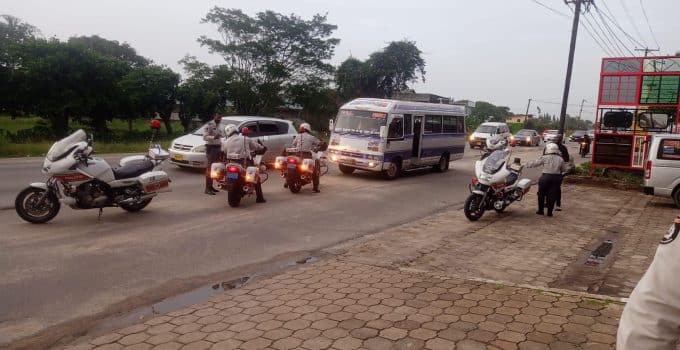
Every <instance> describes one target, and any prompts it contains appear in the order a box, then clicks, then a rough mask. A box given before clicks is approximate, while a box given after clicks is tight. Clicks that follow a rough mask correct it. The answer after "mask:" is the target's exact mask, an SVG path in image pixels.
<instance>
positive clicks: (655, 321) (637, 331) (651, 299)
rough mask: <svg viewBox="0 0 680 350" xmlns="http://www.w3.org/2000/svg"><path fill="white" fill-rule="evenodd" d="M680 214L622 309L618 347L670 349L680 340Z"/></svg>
mask: <svg viewBox="0 0 680 350" xmlns="http://www.w3.org/2000/svg"><path fill="white" fill-rule="evenodd" d="M679 233H680V216H678V217H676V218H675V220H674V222H673V224H672V225H671V227H670V228H669V230H668V232H667V233H666V235H665V236H664V237H663V238H662V239H661V244H659V247H658V248H657V249H656V254H655V255H654V260H653V261H652V264H651V265H649V269H647V272H645V274H644V275H643V276H642V279H640V282H638V284H637V286H636V287H635V289H634V290H633V293H631V295H630V298H629V299H628V303H626V306H625V307H624V308H623V314H622V315H621V320H620V321H619V330H618V334H617V336H616V349H618V350H661V349H663V350H671V349H676V347H675V346H676V343H677V342H678V340H679V339H680V279H678V271H680V259H678V257H679V256H680V242H679V241H680V239H678V234H679Z"/></svg>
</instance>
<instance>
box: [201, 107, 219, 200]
mask: <svg viewBox="0 0 680 350" xmlns="http://www.w3.org/2000/svg"><path fill="white" fill-rule="evenodd" d="M221 121H222V115H221V114H219V113H215V114H214V115H213V119H212V120H211V121H209V122H208V123H207V124H205V127H204V128H203V141H205V156H206V158H208V167H207V168H206V170H205V194H209V195H213V196H214V195H215V193H217V190H216V189H215V188H214V187H213V181H212V178H211V177H210V166H211V165H212V163H215V162H217V161H219V159H220V146H221V138H222V134H220V130H219V125H220V122H221Z"/></svg>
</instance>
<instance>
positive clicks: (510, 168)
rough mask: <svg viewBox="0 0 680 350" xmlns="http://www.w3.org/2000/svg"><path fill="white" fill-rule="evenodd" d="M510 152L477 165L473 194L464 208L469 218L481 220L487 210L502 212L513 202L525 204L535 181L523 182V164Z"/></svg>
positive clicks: (499, 152)
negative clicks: (524, 201)
mask: <svg viewBox="0 0 680 350" xmlns="http://www.w3.org/2000/svg"><path fill="white" fill-rule="evenodd" d="M511 155H512V152H511V151H510V150H509V149H507V148H506V149H499V150H495V151H493V152H492V153H491V155H490V156H488V157H487V158H485V159H483V160H478V161H476V162H475V177H474V178H472V183H471V184H470V185H469V190H470V195H469V196H468V198H467V199H466V200H465V205H464V207H463V209H464V212H465V217H467V218H468V220H470V221H477V220H479V219H480V218H481V217H482V215H483V214H484V212H485V211H486V210H491V209H494V210H495V211H496V212H497V213H502V212H503V211H504V210H505V208H507V207H508V206H509V205H510V204H512V202H515V201H521V200H522V198H523V197H524V195H525V194H527V192H529V189H530V188H531V180H529V179H521V180H520V176H521V174H522V165H521V164H520V159H519V158H515V159H514V161H513V163H511V164H508V161H509V159H510V157H511Z"/></svg>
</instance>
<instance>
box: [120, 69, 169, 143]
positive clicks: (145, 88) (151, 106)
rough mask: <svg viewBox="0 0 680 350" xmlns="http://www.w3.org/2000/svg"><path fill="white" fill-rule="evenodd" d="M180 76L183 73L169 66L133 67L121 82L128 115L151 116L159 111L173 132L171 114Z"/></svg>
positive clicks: (166, 125) (167, 128) (166, 127)
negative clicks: (174, 70) (176, 71)
mask: <svg viewBox="0 0 680 350" xmlns="http://www.w3.org/2000/svg"><path fill="white" fill-rule="evenodd" d="M179 79H180V76H179V74H177V73H175V72H173V71H172V70H171V69H170V68H168V67H165V66H159V65H147V66H142V67H137V68H135V69H133V70H131V71H130V72H129V73H128V74H126V75H125V76H124V77H123V78H122V80H121V82H120V87H121V94H122V96H124V98H125V99H126V106H127V108H126V112H127V114H128V116H136V115H143V116H145V117H147V118H150V117H153V116H155V114H156V113H158V115H159V116H160V117H161V119H162V120H163V122H164V124H165V129H166V131H167V133H168V135H171V134H172V133H173V130H172V124H171V123H170V115H171V113H172V110H173V108H174V106H175V103H176V98H177V86H178V84H179Z"/></svg>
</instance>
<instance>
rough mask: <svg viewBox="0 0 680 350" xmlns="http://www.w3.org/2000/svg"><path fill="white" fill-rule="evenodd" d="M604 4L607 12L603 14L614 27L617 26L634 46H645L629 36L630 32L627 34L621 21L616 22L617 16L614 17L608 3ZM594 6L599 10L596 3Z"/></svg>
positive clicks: (604, 2)
mask: <svg viewBox="0 0 680 350" xmlns="http://www.w3.org/2000/svg"><path fill="white" fill-rule="evenodd" d="M602 4H603V5H604V9H605V11H606V12H605V11H602V14H603V15H604V16H605V17H606V18H607V19H608V20H609V21H610V22H612V23H613V24H614V26H616V28H618V29H619V30H620V31H621V33H623V35H625V36H626V38H628V40H629V41H630V42H631V43H632V44H633V46H643V44H642V43H640V42H639V41H638V40H637V39H635V38H634V37H633V36H632V35H630V34H628V32H626V30H625V29H623V27H622V26H621V24H619V21H617V20H616V16H614V13H613V12H612V11H611V10H610V9H609V6H608V5H607V2H606V1H603V2H602ZM593 5H594V6H595V8H596V9H597V5H596V4H594V3H593ZM607 13H609V14H607Z"/></svg>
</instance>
